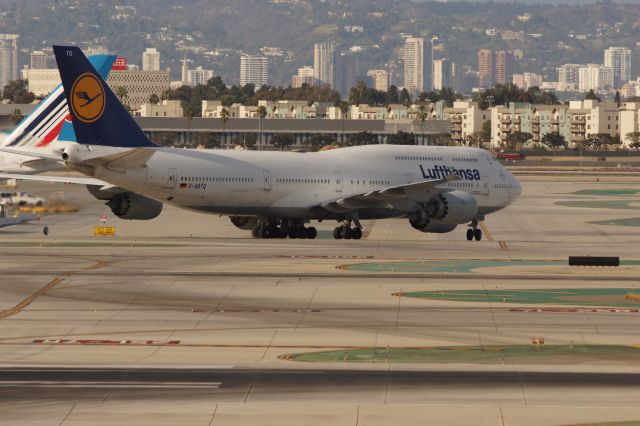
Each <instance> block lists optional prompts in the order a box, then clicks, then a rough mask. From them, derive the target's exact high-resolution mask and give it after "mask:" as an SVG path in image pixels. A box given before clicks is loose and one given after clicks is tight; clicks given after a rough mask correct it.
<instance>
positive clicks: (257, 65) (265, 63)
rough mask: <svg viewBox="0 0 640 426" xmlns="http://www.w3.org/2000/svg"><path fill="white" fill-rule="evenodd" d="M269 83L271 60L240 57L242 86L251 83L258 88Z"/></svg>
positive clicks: (257, 57)
mask: <svg viewBox="0 0 640 426" xmlns="http://www.w3.org/2000/svg"><path fill="white" fill-rule="evenodd" d="M268 82H269V59H268V58H267V57H265V56H260V55H242V56H241V57H240V85H241V86H244V85H247V84H249V83H251V84H253V85H254V86H255V87H256V88H259V87H262V86H264V85H266V84H268Z"/></svg>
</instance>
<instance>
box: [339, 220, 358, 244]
mask: <svg viewBox="0 0 640 426" xmlns="http://www.w3.org/2000/svg"><path fill="white" fill-rule="evenodd" d="M352 222H354V223H355V225H356V226H354V227H351V223H352ZM333 238H335V239H336V240H359V239H361V238H362V226H361V225H360V222H359V221H358V220H357V219H355V218H349V219H347V221H346V222H345V223H344V224H343V225H341V226H337V227H336V228H335V229H334V230H333Z"/></svg>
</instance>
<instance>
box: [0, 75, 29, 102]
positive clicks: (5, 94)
mask: <svg viewBox="0 0 640 426" xmlns="http://www.w3.org/2000/svg"><path fill="white" fill-rule="evenodd" d="M35 98H36V96H35V95H34V94H33V93H31V92H29V91H28V90H27V81H26V80H13V81H10V82H9V84H7V85H6V86H4V88H3V90H2V99H8V100H9V102H10V103H12V104H30V103H31V102H33V100H34V99H35Z"/></svg>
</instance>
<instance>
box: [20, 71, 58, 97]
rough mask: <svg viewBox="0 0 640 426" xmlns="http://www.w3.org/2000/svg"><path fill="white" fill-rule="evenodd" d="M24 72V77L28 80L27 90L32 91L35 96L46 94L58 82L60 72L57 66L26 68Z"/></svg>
mask: <svg viewBox="0 0 640 426" xmlns="http://www.w3.org/2000/svg"><path fill="white" fill-rule="evenodd" d="M26 74H27V75H26V76H25V77H26V79H27V82H28V87H29V91H30V92H33V94H34V95H36V97H42V96H46V95H48V94H49V93H50V92H51V91H52V90H53V89H55V88H56V86H58V84H60V72H59V71H58V68H48V69H33V68H27V69H26Z"/></svg>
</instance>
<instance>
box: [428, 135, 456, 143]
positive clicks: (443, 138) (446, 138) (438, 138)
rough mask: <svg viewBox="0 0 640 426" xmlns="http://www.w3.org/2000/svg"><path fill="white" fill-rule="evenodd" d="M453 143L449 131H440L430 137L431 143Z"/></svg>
mask: <svg viewBox="0 0 640 426" xmlns="http://www.w3.org/2000/svg"><path fill="white" fill-rule="evenodd" d="M452 144H453V141H452V140H451V135H450V134H449V133H438V134H437V135H432V136H430V137H429V145H435V146H450V145H452Z"/></svg>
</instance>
